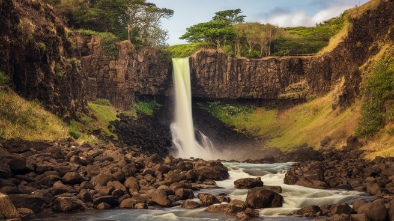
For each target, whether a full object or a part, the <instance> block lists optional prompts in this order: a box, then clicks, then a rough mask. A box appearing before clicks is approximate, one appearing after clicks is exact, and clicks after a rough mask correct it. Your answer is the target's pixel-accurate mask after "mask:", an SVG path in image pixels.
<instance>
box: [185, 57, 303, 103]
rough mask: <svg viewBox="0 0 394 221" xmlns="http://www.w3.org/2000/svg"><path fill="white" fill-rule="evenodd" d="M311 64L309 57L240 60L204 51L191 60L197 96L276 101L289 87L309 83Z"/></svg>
mask: <svg viewBox="0 0 394 221" xmlns="http://www.w3.org/2000/svg"><path fill="white" fill-rule="evenodd" d="M308 63H309V58H308V57H283V58H281V57H270V58H264V59H236V58H233V57H232V56H230V55H225V54H223V53H217V52H215V51H209V50H208V51H201V52H199V53H197V54H195V55H194V56H192V57H191V74H192V85H193V96H195V97H203V98H214V99H240V98H241V99H242V98H244V99H264V100H276V99H279V95H281V94H284V93H286V88H287V87H288V86H289V85H295V84H299V83H300V82H303V81H305V76H304V73H305V67H307V66H308ZM298 98H300V97H298Z"/></svg>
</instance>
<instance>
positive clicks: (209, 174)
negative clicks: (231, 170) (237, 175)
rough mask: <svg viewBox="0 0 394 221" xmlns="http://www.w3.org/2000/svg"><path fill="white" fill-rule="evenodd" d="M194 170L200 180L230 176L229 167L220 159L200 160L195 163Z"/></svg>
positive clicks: (220, 178) (222, 178) (221, 178)
mask: <svg viewBox="0 0 394 221" xmlns="http://www.w3.org/2000/svg"><path fill="white" fill-rule="evenodd" d="M193 170H194V172H195V174H196V175H197V177H198V180H206V179H211V180H224V179H227V178H228V177H229V174H228V170H227V167H225V166H224V165H223V164H222V163H221V162H220V161H203V160H199V161H197V162H196V164H195V165H194V169H193Z"/></svg>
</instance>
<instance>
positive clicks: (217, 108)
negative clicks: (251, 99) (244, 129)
mask: <svg viewBox="0 0 394 221" xmlns="http://www.w3.org/2000/svg"><path fill="white" fill-rule="evenodd" d="M200 106H201V107H202V108H204V109H206V110H208V111H209V112H210V113H211V114H212V115H213V116H214V117H216V118H218V119H219V120H221V121H222V122H225V123H227V124H231V125H233V126H235V125H237V122H236V120H234V117H235V116H240V115H246V114H250V113H252V112H253V110H254V109H255V107H254V106H250V105H230V104H221V103H220V102H219V101H215V102H210V103H208V104H206V105H205V104H200Z"/></svg>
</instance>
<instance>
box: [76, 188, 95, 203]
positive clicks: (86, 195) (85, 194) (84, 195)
mask: <svg viewBox="0 0 394 221" xmlns="http://www.w3.org/2000/svg"><path fill="white" fill-rule="evenodd" d="M78 197H79V198H80V199H81V200H82V201H83V202H85V203H86V202H93V198H92V195H91V194H90V192H89V190H87V189H82V190H81V191H80V192H79V193H78Z"/></svg>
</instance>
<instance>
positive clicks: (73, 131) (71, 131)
mask: <svg viewBox="0 0 394 221" xmlns="http://www.w3.org/2000/svg"><path fill="white" fill-rule="evenodd" d="M69 134H70V136H71V137H73V138H74V139H79V138H80V137H81V136H82V134H81V133H80V132H79V131H78V129H77V122H76V121H75V120H72V121H71V122H70V129H69Z"/></svg>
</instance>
